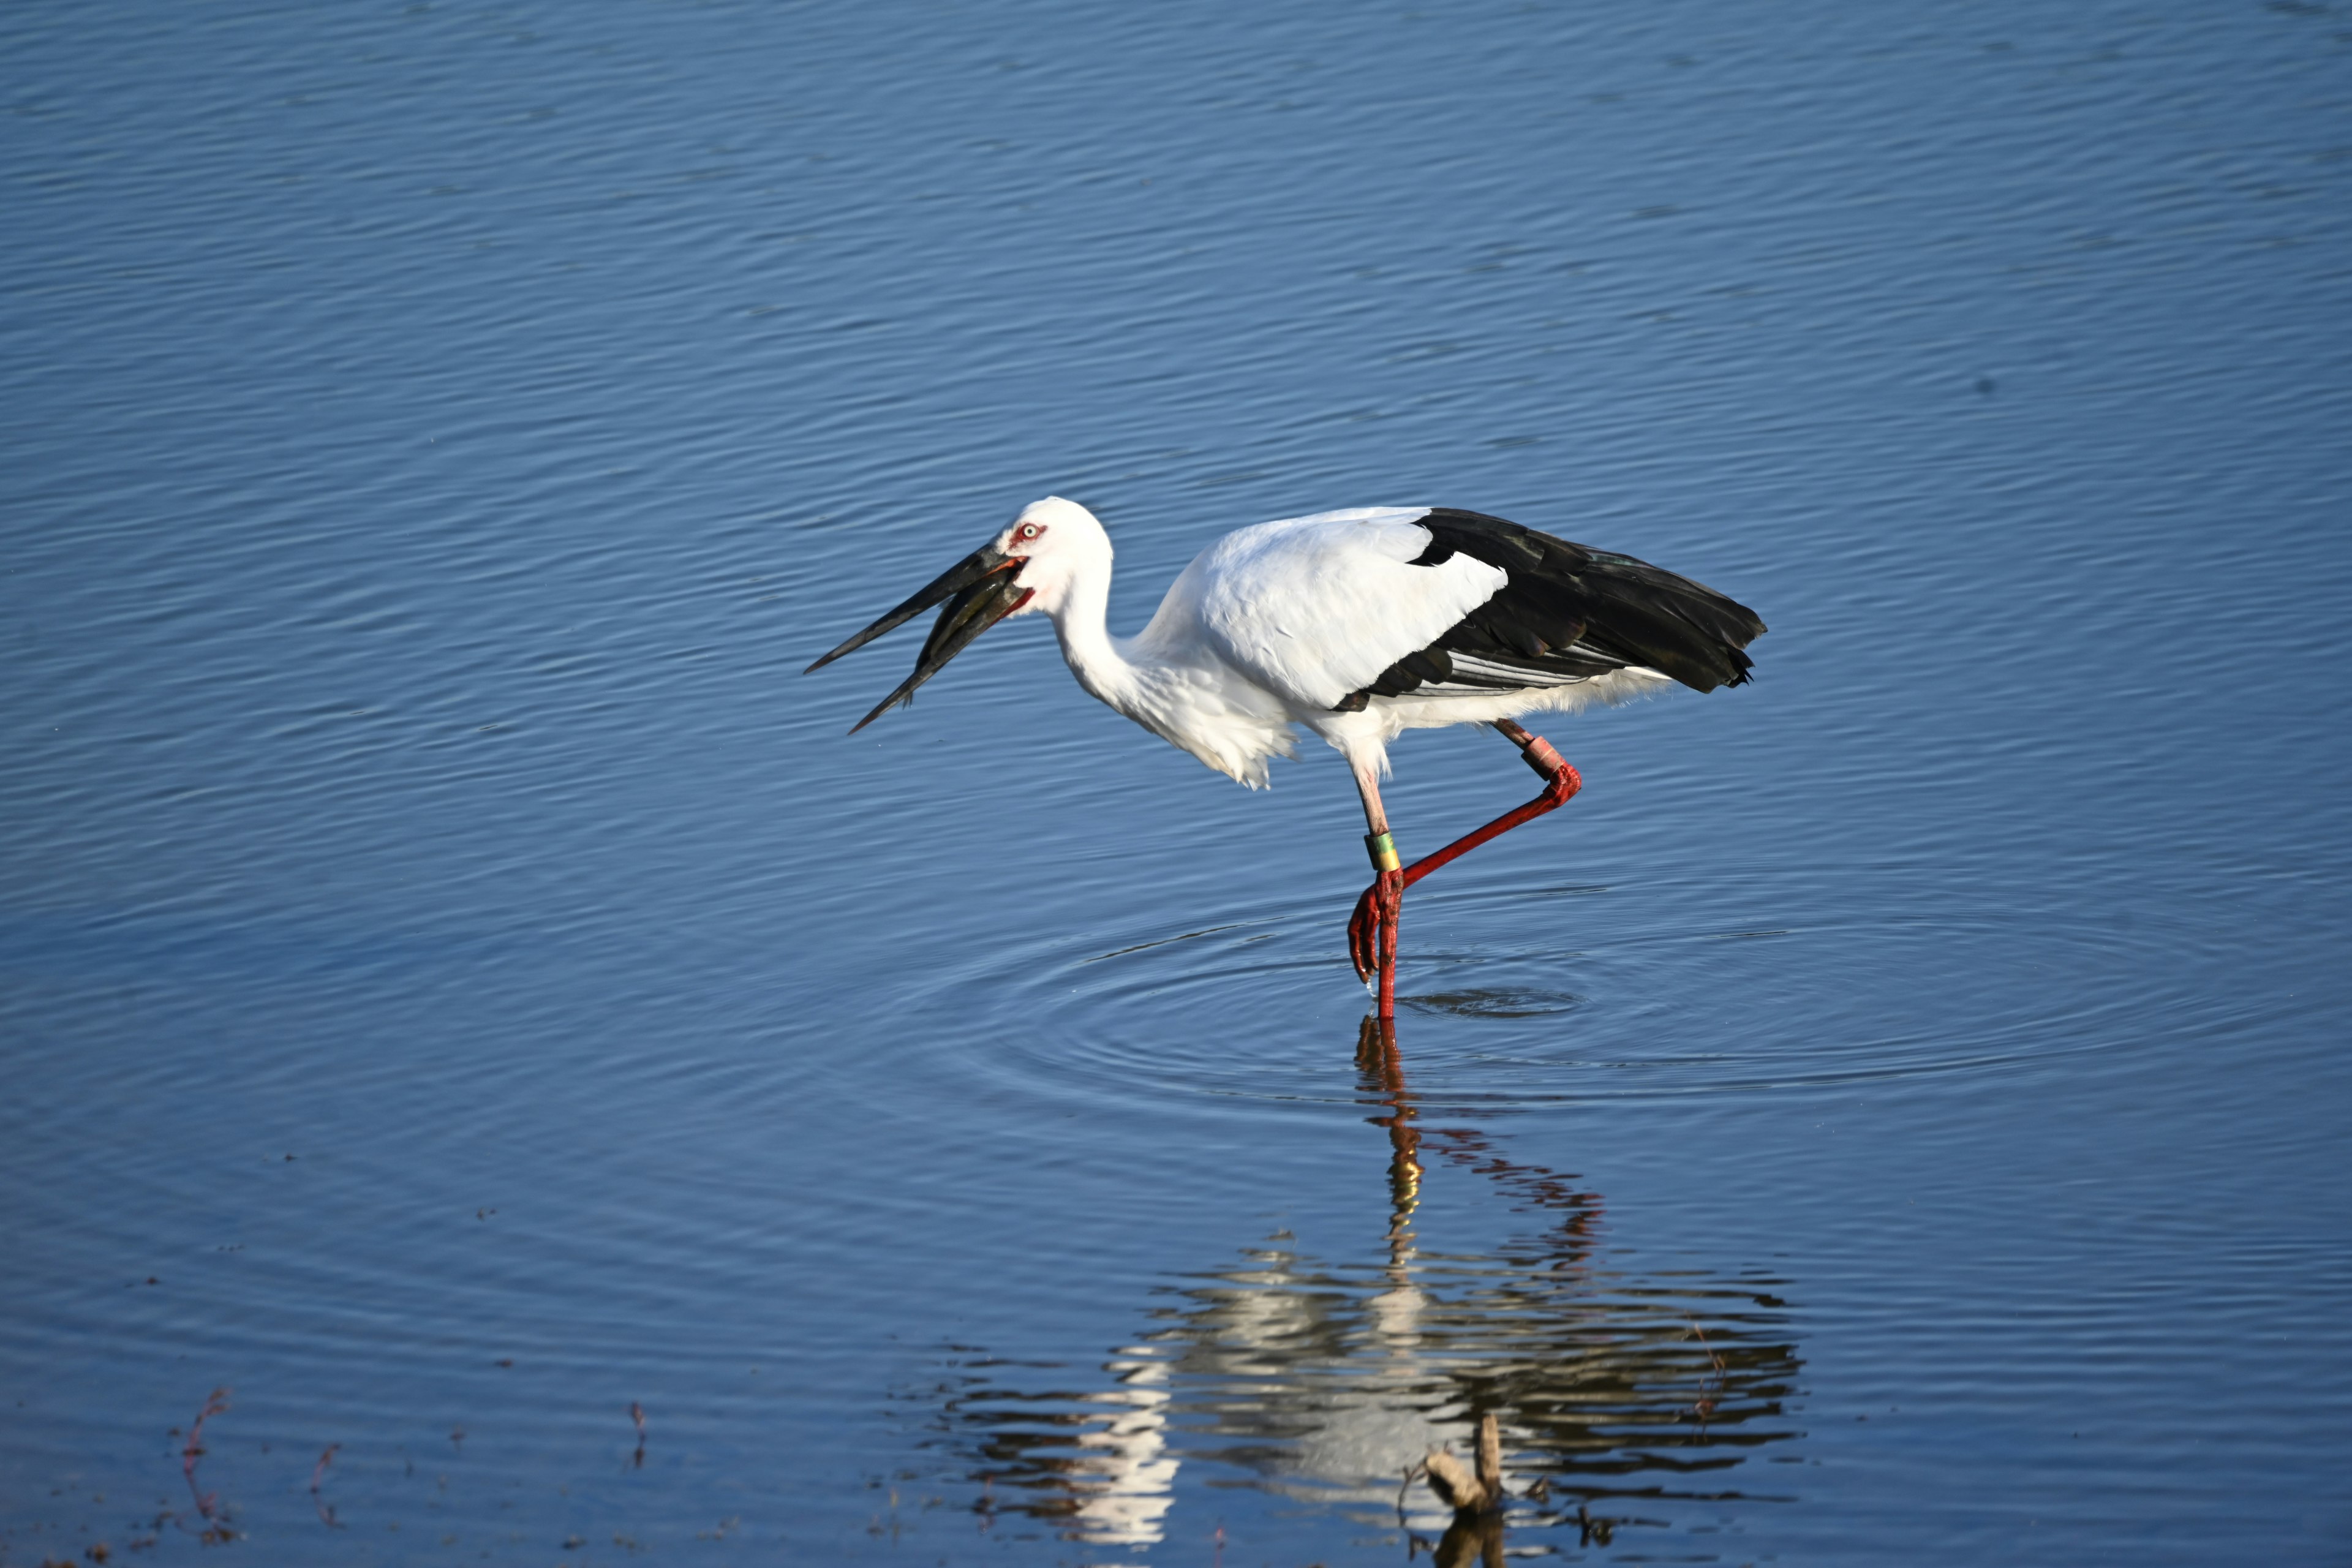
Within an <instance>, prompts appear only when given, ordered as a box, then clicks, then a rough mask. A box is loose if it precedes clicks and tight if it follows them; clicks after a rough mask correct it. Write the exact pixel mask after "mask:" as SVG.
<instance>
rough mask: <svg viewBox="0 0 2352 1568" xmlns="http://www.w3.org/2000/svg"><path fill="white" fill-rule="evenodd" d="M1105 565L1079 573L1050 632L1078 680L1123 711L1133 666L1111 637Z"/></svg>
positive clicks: (1133, 677) (1057, 609)
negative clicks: (1059, 642)
mask: <svg viewBox="0 0 2352 1568" xmlns="http://www.w3.org/2000/svg"><path fill="white" fill-rule="evenodd" d="M1109 608H1110V563H1109V562H1108V561H1105V562H1103V563H1102V564H1101V565H1099V566H1097V567H1091V568H1089V569H1087V570H1085V571H1081V572H1079V573H1078V574H1076V576H1075V577H1074V578H1073V579H1072V580H1071V582H1070V587H1069V592H1068V593H1067V594H1066V595H1063V597H1062V602H1061V603H1060V604H1059V605H1056V606H1055V609H1054V611H1053V620H1054V635H1055V637H1057V638H1059V639H1060V641H1061V644H1062V658H1063V661H1064V662H1065V663H1066V664H1067V665H1068V666H1069V667H1070V673H1071V674H1073V675H1075V676H1076V677H1077V678H1078V684H1079V685H1081V686H1083V687H1085V688H1086V689H1087V690H1088V691H1089V692H1091V693H1093V694H1094V695H1095V696H1097V697H1098V698H1100V699H1102V700H1104V701H1105V702H1108V703H1109V704H1110V705H1111V706H1112V707H1114V708H1118V709H1120V710H1122V711H1124V710H1125V707H1124V704H1123V703H1122V701H1121V699H1123V698H1127V697H1129V696H1130V695H1131V694H1132V693H1133V691H1134V689H1135V687H1136V685H1137V679H1136V669H1135V667H1134V665H1132V664H1130V663H1129V661H1128V658H1127V656H1126V655H1125V654H1124V653H1122V652H1121V651H1120V649H1119V644H1120V642H1121V641H1122V640H1124V639H1121V638H1117V637H1112V636H1111V635H1110V628H1109V626H1108V624H1107V622H1108V615H1109Z"/></svg>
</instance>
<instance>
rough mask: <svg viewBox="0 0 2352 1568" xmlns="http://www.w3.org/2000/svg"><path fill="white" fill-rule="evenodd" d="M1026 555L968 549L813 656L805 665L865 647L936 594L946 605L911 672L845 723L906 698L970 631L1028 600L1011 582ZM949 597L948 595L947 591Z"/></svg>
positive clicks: (856, 727)
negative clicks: (895, 603)
mask: <svg viewBox="0 0 2352 1568" xmlns="http://www.w3.org/2000/svg"><path fill="white" fill-rule="evenodd" d="M1024 559H1025V557H1023V556H1019V555H1007V554H1006V553H1005V552H1003V551H1002V550H999V549H998V548H996V546H995V545H993V544H988V545H983V546H982V547H981V548H980V549H978V550H975V551H973V552H971V554H969V555H967V556H965V557H964V558H963V559H962V560H961V561H959V562H957V563H955V564H954V565H952V566H950V567H949V568H948V569H947V570H946V571H944V572H942V573H940V574H939V575H938V576H937V577H934V578H932V579H931V580H930V581H929V583H926V584H923V586H922V587H921V588H920V589H919V590H918V591H917V592H916V593H915V595H913V597H911V598H909V599H908V600H907V602H906V603H905V604H902V605H899V606H898V608H897V609H895V610H892V611H891V612H890V613H889V614H888V615H887V616H883V617H882V618H881V619H880V620H878V621H876V622H875V623H874V624H873V625H872V626H867V627H866V629H865V630H864V631H862V632H859V633H858V634H857V635H856V637H851V638H850V639H849V640H848V641H847V642H845V643H843V644H842V645H841V646H840V647H837V648H835V649H834V650H833V651H832V652H831V653H829V654H826V655H825V656H824V658H821V659H818V660H817V661H816V662H815V663H814V664H812V665H810V666H809V667H808V670H803V671H802V672H801V673H802V674H803V675H805V674H807V673H808V672H809V670H814V669H821V668H824V666H826V665H828V664H831V663H832V662H833V661H834V660H835V659H836V658H840V657H841V656H842V655H843V654H845V653H851V652H854V651H856V649H858V648H861V647H865V646H866V644H867V643H870V642H872V641H873V640H874V639H875V638H876V637H880V636H881V635H882V634H883V633H885V632H887V631H893V630H896V629H897V628H898V627H899V626H904V625H906V624H907V623H908V621H910V620H913V619H914V618H915V617H916V616H919V615H921V614H922V613H923V612H924V611H925V610H928V609H929V608H930V607H931V606H932V605H936V604H938V603H939V602H940V600H941V599H947V600H948V605H947V607H946V608H945V609H943V610H941V611H940V618H939V620H938V621H937V622H936V623H934V624H933V625H932V626H931V635H930V636H929V637H927V638H925V639H924V642H923V651H922V654H921V656H920V657H919V658H917V659H916V660H915V673H914V674H912V675H910V676H908V677H907V679H904V680H902V681H900V682H899V683H898V689H897V690H896V691H893V692H891V693H890V695H889V696H887V697H885V698H884V699H882V700H881V701H879V702H877V703H876V704H875V706H874V711H873V712H871V713H868V714H867V715H866V717H865V718H863V719H860V720H859V721H857V722H856V724H853V725H852V726H850V730H849V732H850V733H851V734H853V735H855V734H856V733H857V731H860V730H863V729H864V728H866V725H868V724H871V723H872V722H874V721H875V720H877V719H879V718H880V717H881V716H882V714H883V712H884V710H887V709H888V708H889V707H890V706H892V705H893V704H894V703H899V702H904V701H907V700H908V699H910V698H911V697H913V696H914V694H915V688H917V687H918V686H920V685H921V684H922V683H923V682H925V681H926V680H929V679H930V678H931V677H933V676H934V675H937V674H938V673H939V672H940V670H942V669H945V668H947V667H948V661H949V660H950V659H951V658H955V656H956V655H958V654H960V653H961V652H962V651H963V650H964V649H965V648H967V647H971V641H972V639H973V638H974V637H978V636H980V634H981V633H982V632H984V631H986V630H987V629H988V628H989V627H991V626H994V625H995V624H996V623H997V622H999V621H1001V620H1003V618H1004V617H1005V616H1009V615H1011V614H1012V613H1013V611H1015V610H1017V609H1019V608H1020V607H1021V606H1022V605H1025V604H1027V603H1028V602H1029V595H1030V593H1031V590H1029V589H1026V588H1023V587H1020V586H1019V585H1017V584H1015V583H1014V582H1013V578H1014V577H1015V576H1017V575H1018V574H1019V568H1020V566H1021V563H1022V562H1023V561H1024ZM950 595H953V597H952V598H950Z"/></svg>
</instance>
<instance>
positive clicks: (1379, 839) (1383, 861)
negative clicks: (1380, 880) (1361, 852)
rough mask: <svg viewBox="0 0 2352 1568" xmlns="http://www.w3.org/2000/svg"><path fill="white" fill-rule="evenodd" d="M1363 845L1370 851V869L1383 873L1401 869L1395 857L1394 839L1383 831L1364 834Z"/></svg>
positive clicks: (1400, 864)
mask: <svg viewBox="0 0 2352 1568" xmlns="http://www.w3.org/2000/svg"><path fill="white" fill-rule="evenodd" d="M1364 847H1365V848H1367V849H1369V850H1370V851H1371V852H1372V869H1373V870H1375V871H1379V872H1381V873H1383V874H1385V873H1387V872H1390V871H1395V870H1399V869H1402V863H1401V862H1400V861H1399V860H1398V859H1397V852H1396V840H1395V839H1393V838H1391V837H1389V836H1388V835H1387V834H1385V833H1367V834H1365V835H1364Z"/></svg>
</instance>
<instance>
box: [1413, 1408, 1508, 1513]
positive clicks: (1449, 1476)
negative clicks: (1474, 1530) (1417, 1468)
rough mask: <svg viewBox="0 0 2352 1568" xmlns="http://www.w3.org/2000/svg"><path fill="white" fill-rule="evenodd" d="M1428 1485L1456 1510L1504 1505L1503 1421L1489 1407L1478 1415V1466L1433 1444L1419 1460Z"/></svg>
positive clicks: (1491, 1509)
mask: <svg viewBox="0 0 2352 1568" xmlns="http://www.w3.org/2000/svg"><path fill="white" fill-rule="evenodd" d="M1422 1468H1423V1470H1424V1471H1425V1472H1426V1473H1427V1474H1428V1477H1429V1489H1430V1490H1432V1491H1433V1492H1435V1493H1436V1494H1437V1495H1438V1496H1439V1497H1440V1498H1441V1499H1443V1500H1444V1502H1445V1504H1446V1506H1447V1507H1449V1508H1451V1509H1453V1510H1454V1512H1455V1513H1493V1512H1495V1511H1496V1510H1499V1509H1501V1508H1502V1506H1503V1495H1504V1494H1503V1433H1502V1424H1501V1423H1500V1422H1499V1421H1497V1420H1496V1418H1495V1415H1494V1414H1493V1413H1492V1412H1491V1411H1490V1412H1489V1413H1487V1414H1486V1415H1482V1416H1480V1417H1479V1418H1478V1468H1477V1471H1476V1472H1475V1474H1474V1473H1472V1471H1471V1468H1470V1467H1469V1466H1467V1465H1465V1464H1464V1463H1463V1462H1462V1461H1461V1460H1459V1459H1457V1458H1454V1456H1453V1455H1451V1454H1449V1453H1447V1452H1446V1451H1445V1450H1444V1449H1443V1448H1432V1449H1431V1450H1430V1451H1429V1457H1428V1458H1425V1459H1423V1461H1422Z"/></svg>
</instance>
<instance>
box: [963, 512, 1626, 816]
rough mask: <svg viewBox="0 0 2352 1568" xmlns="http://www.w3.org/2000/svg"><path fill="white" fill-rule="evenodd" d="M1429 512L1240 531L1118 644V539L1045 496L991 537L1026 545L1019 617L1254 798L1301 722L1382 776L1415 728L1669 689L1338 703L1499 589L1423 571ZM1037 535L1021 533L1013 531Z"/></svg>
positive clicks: (1113, 699) (1120, 705)
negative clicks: (1114, 550) (1113, 543)
mask: <svg viewBox="0 0 2352 1568" xmlns="http://www.w3.org/2000/svg"><path fill="white" fill-rule="evenodd" d="M1428 510H1429V509H1428V508H1426V507H1359V508H1354V509H1351V510H1344V511H1325V512H1317V513H1315V514H1314V515H1313V516H1311V517H1294V518H1286V519H1283V520H1281V521H1276V522H1261V523H1258V524H1256V525H1255V526H1254V527H1250V528H1243V529H1236V530H1235V531H1233V532H1231V533H1228V534H1226V535H1225V536H1224V537H1223V538H1222V539H1220V540H1218V541H1217V542H1215V543H1213V544H1212V545H1210V546H1209V548H1208V549H1206V550H1204V551H1202V552H1201V553H1200V554H1199V555H1198V556H1196V557H1194V558H1193V561H1192V564H1191V565H1189V566H1187V567H1185V568H1184V570H1183V572H1182V573H1181V574H1179V575H1178V576H1177V579H1176V581H1175V582H1174V583H1173V584H1171V585H1170V587H1169V589H1168V593H1167V596H1166V597H1164V598H1163V599H1161V600H1160V608H1159V610H1158V611H1157V612H1155V613H1154V614H1153V616H1152V617H1151V619H1150V622H1149V623H1147V624H1146V625H1145V626H1144V628H1143V630H1142V631H1141V632H1140V633H1139V634H1138V635H1137V636H1135V637H1113V636H1112V635H1110V633H1109V631H1108V627H1107V626H1106V625H1105V612H1106V608H1107V606H1108V602H1109V592H1110V567H1111V547H1110V537H1109V535H1108V534H1107V533H1105V532H1104V531H1103V527H1102V524H1101V523H1100V522H1098V521H1096V519H1095V515H1094V514H1093V513H1092V512H1090V511H1088V510H1087V509H1086V508H1084V507H1082V506H1080V505H1078V504H1077V503H1076V501H1069V500H1063V499H1061V498H1060V497H1059V496H1048V497H1047V498H1046V499H1045V500H1041V501H1038V502H1035V503H1034V504H1033V505H1031V506H1030V507H1028V508H1026V509H1025V510H1023V512H1022V513H1021V515H1020V517H1019V518H1017V519H1015V520H1014V521H1013V526H1012V527H1011V528H1009V529H1007V530H1006V531H1005V533H1004V535H1003V538H1001V539H1000V540H999V541H998V544H997V547H998V548H999V549H1002V550H1004V551H1005V552H1007V553H1008V554H1010V553H1013V552H1015V551H1026V552H1029V554H1028V561H1027V563H1026V564H1025V565H1024V566H1023V567H1022V568H1021V570H1020V574H1019V575H1018V577H1017V578H1016V579H1015V581H1016V582H1017V583H1018V584H1019V585H1020V586H1021V587H1023V588H1024V589H1029V590H1034V593H1035V597H1034V599H1032V600H1031V601H1029V602H1028V603H1026V604H1024V605H1022V606H1021V607H1019V608H1018V609H1015V610H1013V611H1012V612H1010V614H1011V615H1028V614H1032V613H1040V614H1044V615H1046V616H1050V617H1051V618H1052V619H1053V622H1054V629H1055V634H1056V635H1057V636H1058V637H1060V639H1061V644H1062V653H1063V657H1064V658H1066V660H1067V661H1068V663H1069V666H1070V668H1071V670H1072V672H1073V673H1075V674H1076V676H1077V678H1078V683H1079V684H1080V685H1081V686H1084V687H1085V688H1086V689H1087V690H1088V691H1090V692H1092V693H1093V694H1094V695H1095V696H1097V697H1098V698H1100V699H1101V700H1103V701H1105V702H1107V703H1108V704H1109V705H1110V706H1111V707H1113V708H1115V709H1117V710H1118V711H1119V712H1121V713H1124V714H1125V715H1127V717H1129V718H1130V719H1132V720H1134V721H1136V722H1137V723H1139V724H1140V725H1142V726H1143V727H1144V728H1145V729H1147V730H1150V731H1151V732H1152V733H1154V734H1156V735H1159V736H1160V737H1161V738H1163V739H1165V740H1167V741H1169V742H1171V743H1173V744H1174V745H1176V746H1179V747H1181V749H1183V750H1184V751H1186V752H1191V753H1192V755H1193V756H1195V757H1198V758H1200V759H1201V761H1202V762H1203V763H1207V764H1208V765H1209V766H1210V767H1213V768H1214V769H1216V770H1217V771H1218V772H1219V773H1224V774H1227V775H1228V776H1230V777H1232V778H1234V779H1237V780H1239V781H1240V782H1241V783H1243V784H1247V785H1248V786H1249V787H1250V788H1252V789H1263V788H1265V786H1266V784H1267V783H1268V778H1267V767H1266V764H1267V763H1269V762H1270V761H1271V760H1272V759H1274V758H1276V757H1286V756H1290V755H1292V754H1293V749H1294V746H1295V743H1296V739H1297V728H1298V727H1302V726H1303V727H1304V728H1306V729H1307V730H1308V731H1312V732H1313V733H1315V734H1318V735H1320V736H1321V737H1322V738H1323V739H1324V740H1326V741H1328V742H1330V743H1331V744H1332V745H1333V746H1335V747H1337V748H1338V749H1339V751H1340V752H1341V753H1342V754H1344V755H1345V756H1346V757H1347V759H1348V762H1349V765H1350V766H1351V767H1352V768H1354V769H1355V770H1357V771H1358V772H1359V773H1361V772H1363V771H1364V770H1366V769H1370V770H1371V771H1372V772H1373V773H1374V775H1375V776H1378V777H1384V776H1386V774H1387V773H1388V742H1391V741H1392V740H1394V739H1395V738H1396V737H1397V736H1398V735H1399V734H1400V733H1402V731H1406V730H1417V729H1425V728H1433V727H1435V726H1440V725H1446V724H1467V723H1479V722H1492V721H1494V720H1496V719H1508V718H1515V717H1517V715H1519V714H1522V713H1529V712H1535V711H1538V710H1545V709H1552V708H1572V707H1581V706H1583V705H1584V704H1585V703H1587V702H1591V701H1593V700H1602V701H1615V700H1621V699H1622V698H1625V697H1629V696H1633V695H1635V694H1637V693H1639V692H1642V691H1647V690H1654V689H1656V688H1657V687H1658V686H1660V685H1662V684H1664V683H1666V678H1665V677H1664V676H1663V675H1660V674H1659V673H1657V672H1656V671H1655V670H1652V669H1646V668H1626V669H1623V670H1619V671H1614V672H1612V674H1611V675H1610V676H1603V677H1597V678H1592V679H1584V680H1581V681H1576V682H1572V683H1560V684H1553V683H1549V682H1546V683H1544V684H1542V685H1536V684H1529V685H1527V686H1522V687H1517V688H1509V689H1498V688H1496V687H1492V686H1436V687H1427V686H1425V687H1423V688H1422V689H1420V690H1419V691H1417V692H1416V693H1413V694H1412V695H1409V696H1406V697H1400V698H1394V699H1389V700H1383V701H1380V702H1376V703H1373V704H1370V706H1368V707H1366V708H1365V709H1363V710H1361V711H1358V712H1352V713H1349V712H1339V711H1335V709H1336V708H1337V706H1338V704H1339V701H1340V700H1342V699H1343V698H1345V697H1346V696H1347V695H1348V694H1349V692H1351V691H1358V690H1361V689H1363V688H1364V687H1366V686H1368V685H1370V683H1371V682H1372V681H1373V680H1375V679H1378V678H1379V676H1380V674H1381V671H1382V670H1385V669H1387V668H1389V667H1390V666H1391V665H1392V664H1394V663H1396V662H1397V660H1399V659H1401V658H1404V657H1405V656H1406V655H1407V654H1410V653H1412V652H1414V651H1415V650H1417V649H1420V648H1423V647H1427V646H1429V645H1430V644H1431V643H1433V642H1435V641H1436V640H1437V638H1438V637H1440V636H1441V635H1443V634H1444V632H1445V631H1446V629H1447V628H1449V627H1451V626H1454V624H1455V623H1457V622H1459V621H1460V620H1461V619H1462V618H1463V616H1466V615H1468V614H1469V613H1470V612H1471V611H1472V610H1475V609H1476V608H1477V607H1478V606H1479V605H1483V604H1485V603H1486V601H1487V600H1488V599H1490V598H1492V597H1494V595H1496V592H1497V591H1498V590H1500V589H1501V588H1502V587H1503V585H1504V584H1505V583H1506V582H1507V581H1508V577H1507V574H1505V573H1504V572H1503V571H1502V570H1501V569H1500V568H1497V567H1495V566H1492V565H1489V564H1487V563H1486V562H1483V561H1480V560H1477V559H1475V558H1474V557H1472V556H1469V555H1462V554H1457V555H1455V556H1454V558H1453V559H1452V560H1450V561H1447V562H1445V563H1443V564H1441V565H1437V566H1414V565H1412V564H1409V563H1411V562H1412V559H1413V558H1414V557H1415V556H1417V555H1419V554H1421V553H1422V552H1423V551H1425V550H1426V549H1428V547H1429V545H1430V542H1431V535H1430V531H1429V530H1428V529H1426V528H1424V527H1423V526H1421V525H1420V524H1419V523H1418V522H1416V521H1414V520H1415V519H1416V518H1419V517H1422V516H1423V515H1424V514H1426V513H1427V511H1428ZM1024 527H1035V528H1037V529H1039V533H1038V534H1037V535H1036V536H1035V537H1034V538H1033V539H1031V540H1027V541H1024V540H1022V539H1021V538H1020V537H1019V535H1020V531H1021V530H1022V529H1023V528H1024Z"/></svg>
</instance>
